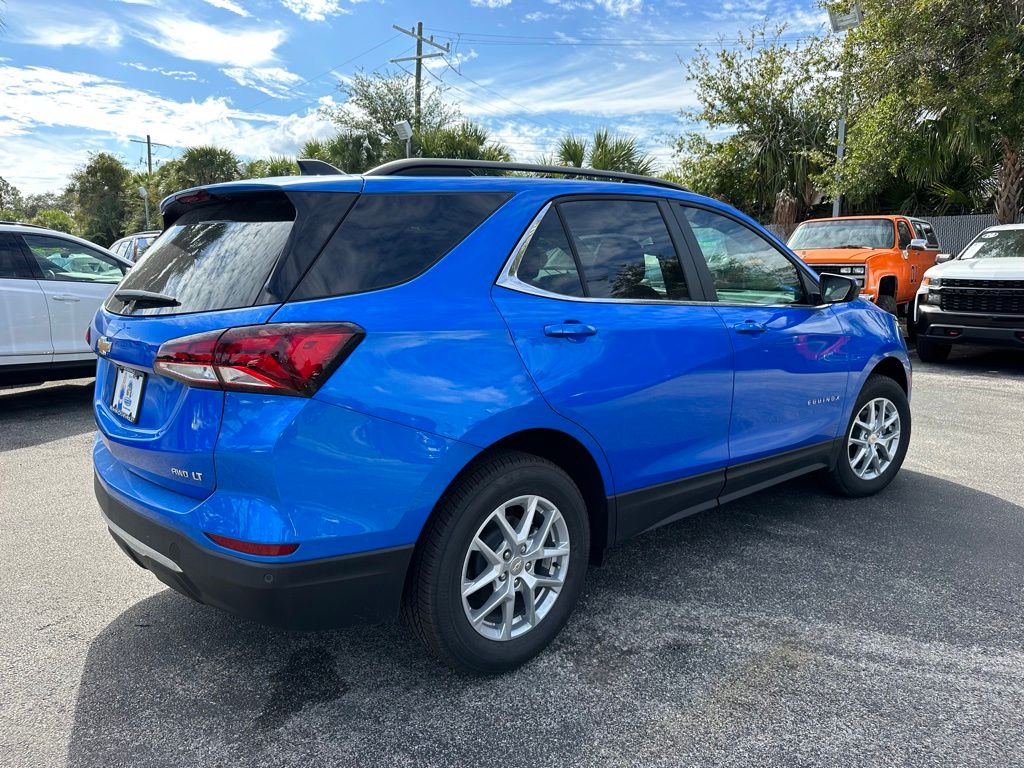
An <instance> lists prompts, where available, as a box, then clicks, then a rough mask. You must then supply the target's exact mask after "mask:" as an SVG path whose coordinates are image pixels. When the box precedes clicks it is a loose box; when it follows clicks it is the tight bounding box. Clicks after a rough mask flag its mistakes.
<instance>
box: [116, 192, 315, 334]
mask: <svg viewBox="0 0 1024 768" xmlns="http://www.w3.org/2000/svg"><path fill="white" fill-rule="evenodd" d="M294 218H295V209H294V207H293V206H292V205H291V203H289V202H288V201H287V199H286V198H284V197H283V196H282V197H280V198H273V199H269V200H268V199H263V200H258V201H257V200H252V201H241V200H237V201H232V202H225V203H215V204H212V205H204V206H202V207H201V208H197V209H196V210H194V211H189V212H187V213H185V214H184V215H182V216H181V218H179V219H178V220H177V221H175V222H174V223H173V224H172V225H171V226H170V227H168V228H167V230H166V231H165V232H164V233H163V234H162V235H161V236H160V238H159V239H158V240H157V241H156V242H155V243H153V245H152V246H151V247H149V248H147V249H146V253H145V254H144V255H143V256H140V258H139V260H138V262H137V263H136V264H135V266H134V267H133V268H132V269H131V271H129V272H128V276H127V277H126V278H125V279H124V282H123V283H122V284H121V288H124V289H135V290H143V291H153V292H155V293H163V294H166V295H168V296H173V297H174V298H176V299H177V300H178V303H179V306H176V307H141V308H136V309H135V310H134V311H133V312H132V314H133V315H175V314H185V313H187V312H210V311H215V310H222V309H235V308H237V307H249V306H252V305H253V304H254V303H256V300H257V297H259V295H260V291H261V289H262V288H263V285H264V284H265V283H266V281H267V278H268V277H269V276H270V272H271V270H272V269H273V268H274V266H275V264H276V263H277V261H278V259H279V258H280V257H281V254H282V253H283V252H284V249H285V246H286V244H287V243H288V237H289V235H290V234H291V231H292V225H293V223H294ZM107 308H108V309H110V310H111V311H113V312H121V311H122V310H123V309H124V304H123V302H121V301H119V300H118V299H117V298H115V297H111V298H110V300H109V301H108V303H107Z"/></svg>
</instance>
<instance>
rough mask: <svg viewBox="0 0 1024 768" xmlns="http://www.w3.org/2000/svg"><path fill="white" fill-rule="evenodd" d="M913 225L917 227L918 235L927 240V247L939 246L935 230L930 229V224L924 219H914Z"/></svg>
mask: <svg viewBox="0 0 1024 768" xmlns="http://www.w3.org/2000/svg"><path fill="white" fill-rule="evenodd" d="M914 226H915V227H916V228H917V232H918V237H923V238H924V239H925V240H927V241H928V247H929V248H938V247H939V238H937V237H936V236H935V230H934V229H932V225H931V224H928V223H927V222H924V221H915V222H914Z"/></svg>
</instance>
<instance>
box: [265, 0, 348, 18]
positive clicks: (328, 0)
mask: <svg viewBox="0 0 1024 768" xmlns="http://www.w3.org/2000/svg"><path fill="white" fill-rule="evenodd" d="M281 5H283V6H284V7H285V8H287V9H288V10H289V11H291V12H292V13H295V14H298V15H299V16H301V17H302V18H303V19H305V20H306V21H325V20H326V19H327V17H328V16H335V15H337V14H339V13H352V11H350V10H349V9H347V8H342V7H341V0H281Z"/></svg>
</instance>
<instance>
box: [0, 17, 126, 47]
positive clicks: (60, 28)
mask: <svg viewBox="0 0 1024 768" xmlns="http://www.w3.org/2000/svg"><path fill="white" fill-rule="evenodd" d="M20 32H21V33H20V34H16V36H15V40H16V41H17V42H19V43H27V44H29V45H42V46H46V47H47V48H63V47H64V46H65V45H84V46H88V47H90V48H102V49H107V48H117V47H118V46H119V45H121V38H122V35H121V29H120V27H118V26H117V24H115V23H114V22H113V21H110V20H109V19H98V20H96V21H93V22H91V23H81V24H71V23H64V22H59V21H41V22H40V21H36V20H32V23H26V24H24V25H23V26H22V27H21V30H20Z"/></svg>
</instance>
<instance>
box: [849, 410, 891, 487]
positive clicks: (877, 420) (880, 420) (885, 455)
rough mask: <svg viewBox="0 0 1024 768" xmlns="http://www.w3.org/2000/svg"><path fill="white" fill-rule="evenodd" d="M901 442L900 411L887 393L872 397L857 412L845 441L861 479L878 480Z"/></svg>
mask: <svg viewBox="0 0 1024 768" xmlns="http://www.w3.org/2000/svg"><path fill="white" fill-rule="evenodd" d="M899 445H900V412H899V410H898V409H897V408H896V405H895V404H894V403H893V402H892V401H891V400H889V399H888V398H885V397H876V398H874V399H873V400H869V401H868V402H866V403H865V404H864V406H863V407H862V408H861V409H860V411H859V412H858V413H857V417H856V418H855V419H854V420H853V424H852V425H851V426H850V434H849V436H848V437H847V441H846V450H847V459H848V460H849V462H850V468H851V469H853V472H854V474H855V475H857V477H859V478H860V479H861V480H875V479H877V478H878V477H881V475H882V474H884V473H885V471H886V470H887V469H888V468H889V466H890V465H891V464H892V462H893V460H894V459H895V458H896V452H897V450H898V449H899Z"/></svg>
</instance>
